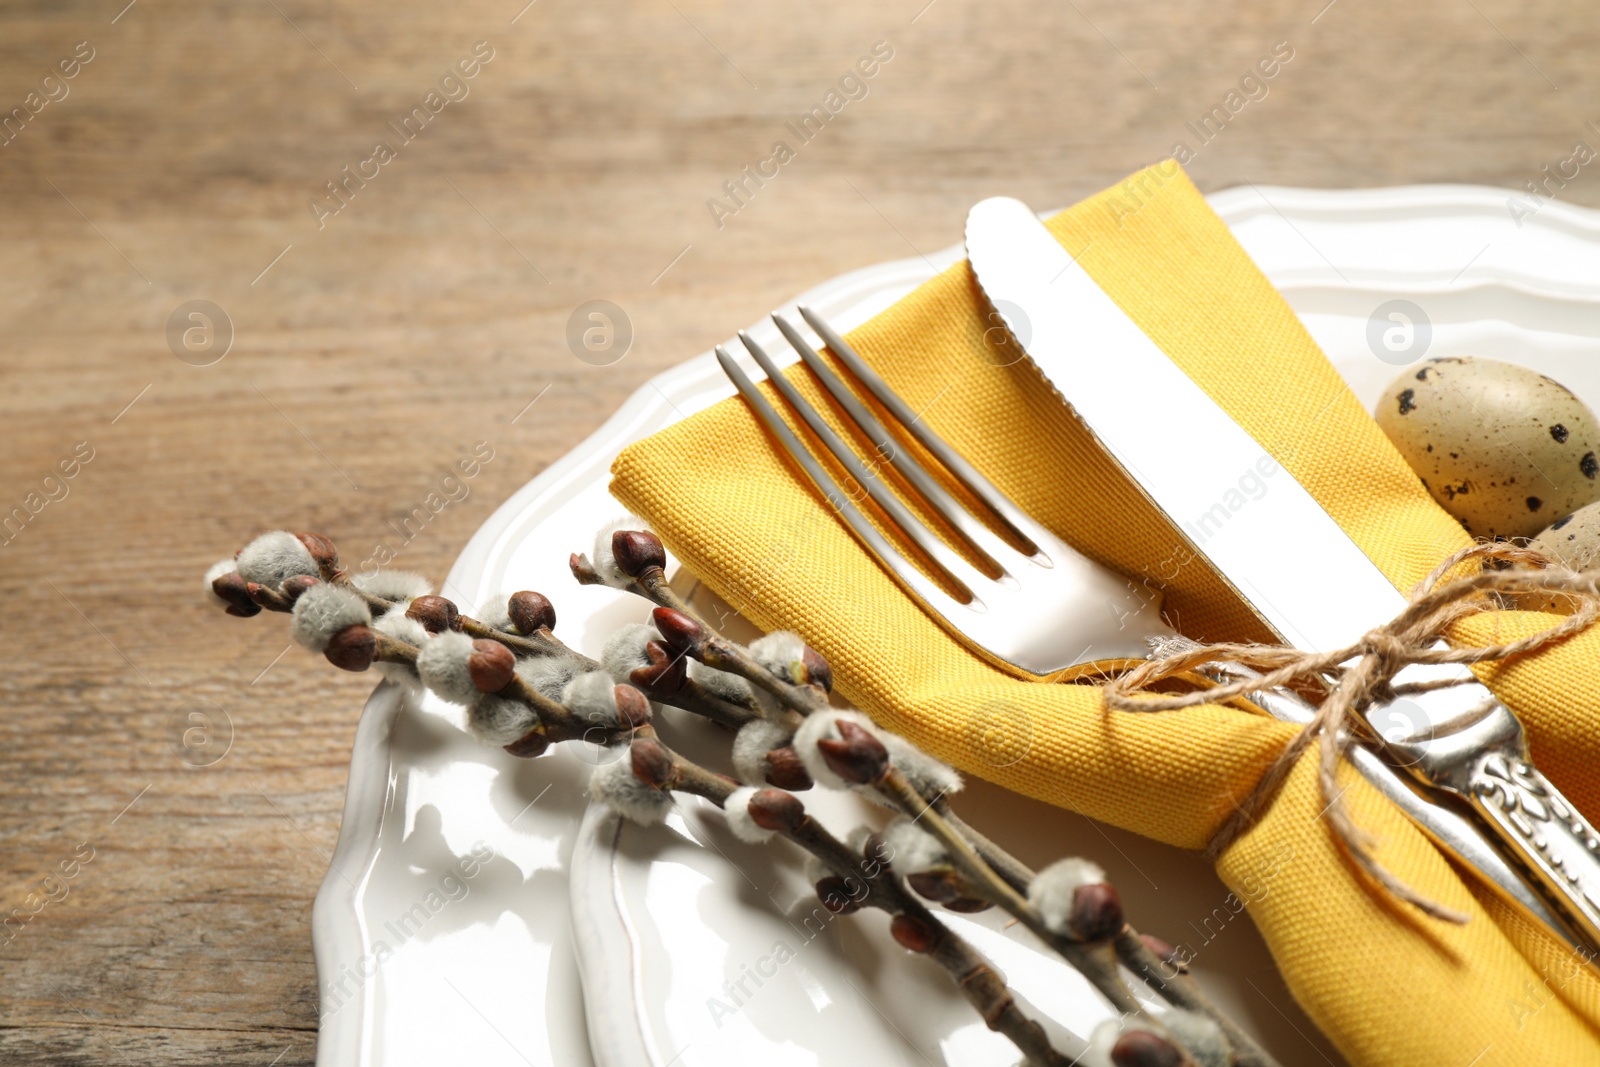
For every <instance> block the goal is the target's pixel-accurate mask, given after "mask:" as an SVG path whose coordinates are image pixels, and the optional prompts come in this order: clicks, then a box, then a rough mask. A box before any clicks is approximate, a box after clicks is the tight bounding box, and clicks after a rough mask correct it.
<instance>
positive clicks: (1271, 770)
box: [1102, 542, 1600, 923]
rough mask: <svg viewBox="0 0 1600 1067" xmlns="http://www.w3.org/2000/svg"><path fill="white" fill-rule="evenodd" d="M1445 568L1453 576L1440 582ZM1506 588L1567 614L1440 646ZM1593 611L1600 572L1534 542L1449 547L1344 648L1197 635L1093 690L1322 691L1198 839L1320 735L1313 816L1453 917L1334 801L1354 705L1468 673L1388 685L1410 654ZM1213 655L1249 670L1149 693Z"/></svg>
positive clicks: (1391, 886)
mask: <svg viewBox="0 0 1600 1067" xmlns="http://www.w3.org/2000/svg"><path fill="white" fill-rule="evenodd" d="M1473 561H1480V562H1479V567H1478V568H1477V570H1475V571H1474V570H1473V569H1471V568H1468V567H1466V566H1465V565H1466V564H1468V563H1471V562H1473ZM1452 574H1456V575H1457V576H1456V577H1453V578H1450V580H1448V581H1446V580H1445V579H1446V578H1447V577H1448V576H1450V575H1452ZM1516 594H1542V595H1543V596H1544V597H1545V598H1546V599H1545V602H1544V603H1541V605H1540V606H1541V607H1560V608H1567V609H1570V613H1569V614H1568V615H1567V616H1566V617H1565V618H1563V619H1562V621H1561V622H1560V623H1558V624H1557V625H1555V626H1552V627H1550V628H1548V629H1546V630H1541V631H1540V632H1538V633H1536V634H1531V635H1529V636H1527V637H1522V638H1518V639H1516V640H1514V641H1507V642H1503V643H1499V644H1491V645H1482V646H1476V647H1470V648H1450V647H1447V646H1444V645H1443V644H1442V643H1441V641H1442V638H1443V635H1444V633H1445V631H1446V630H1447V629H1448V628H1449V627H1450V626H1451V625H1452V624H1453V623H1455V622H1457V621H1458V620H1460V619H1463V618H1465V617H1467V616H1469V615H1476V614H1480V613H1483V612H1490V611H1498V610H1501V609H1503V608H1505V607H1506V603H1507V600H1506V598H1508V597H1512V596H1515V595H1516ZM1597 618H1600V570H1597V571H1586V572H1582V573H1580V572H1577V571H1572V570H1568V569H1566V568H1564V567H1558V566H1556V565H1555V564H1552V563H1551V562H1550V560H1548V559H1547V558H1545V557H1544V556H1542V555H1540V554H1538V553H1536V552H1533V551H1530V550H1528V549H1525V548H1518V547H1516V546H1514V545H1509V544H1505V543H1502V542H1495V543H1490V544H1476V545H1472V546H1471V547H1469V548H1464V549H1461V550H1460V551H1458V552H1455V553H1452V554H1451V555H1450V556H1449V557H1447V558H1446V559H1445V560H1444V561H1443V562H1441V563H1440V564H1439V565H1438V566H1437V567H1435V568H1434V569H1433V570H1432V571H1430V572H1429V573H1428V576H1427V577H1426V578H1424V579H1423V580H1422V581H1421V582H1420V583H1418V585H1417V587H1416V589H1415V590H1414V591H1413V592H1412V595H1411V600H1410V602H1409V603H1408V604H1407V605H1406V607H1405V609H1404V610H1402V611H1401V612H1400V614H1399V615H1397V616H1395V617H1394V618H1393V619H1391V620H1390V621H1389V622H1387V623H1385V624H1384V625H1382V626H1378V627H1375V628H1374V629H1372V630H1370V631H1368V632H1367V633H1365V634H1363V635H1362V636H1361V638H1360V639H1359V640H1358V641H1356V642H1355V643H1354V644H1352V645H1349V646H1348V647H1346V648H1341V649H1335V650H1333V651H1330V652H1302V651H1300V650H1298V649H1292V648H1285V647H1282V646H1277V645H1255V644H1214V645H1204V646H1200V647H1196V648H1189V649H1185V650H1183V651H1181V652H1176V653H1172V654H1170V655H1163V656H1157V657H1154V658H1152V659H1150V660H1148V661H1146V662H1144V663H1142V664H1140V665H1138V666H1137V667H1134V668H1133V669H1132V670H1130V671H1128V672H1126V673H1125V674H1122V675H1120V676H1118V677H1116V678H1114V679H1112V680H1111V681H1110V682H1109V683H1107V684H1106V685H1105V686H1103V687H1102V693H1103V694H1104V699H1105V703H1106V706H1107V707H1109V708H1113V709H1116V710H1119V711H1136V712H1142V713H1150V712H1162V711H1175V710H1178V709H1180V708H1187V707H1193V706H1195V705H1197V704H1215V703H1220V702H1222V701H1226V700H1230V699H1232V698H1234V697H1242V696H1247V695H1248V694H1251V693H1259V692H1263V691H1265V690H1269V689H1276V688H1279V687H1281V686H1285V685H1288V684H1289V683H1291V682H1301V683H1310V684H1311V685H1313V686H1315V687H1318V688H1320V689H1322V691H1323V694H1324V695H1323V698H1322V701H1321V703H1320V704H1319V705H1318V706H1317V709H1316V713H1315V714H1314V715H1313V716H1312V718H1311V721H1310V722H1308V723H1306V724H1305V726H1303V727H1302V728H1301V730H1300V732H1299V733H1297V734H1296V735H1295V736H1294V738H1293V739H1292V740H1291V741H1290V742H1289V744H1288V745H1287V746H1285V748H1284V750H1283V751H1282V752H1281V753H1279V754H1278V756H1277V758H1276V759H1275V760H1273V762H1272V764H1271V766H1269V767H1268V768H1267V770H1266V772H1265V773H1264V774H1263V775H1262V776H1261V779H1260V780H1259V781H1258V782H1257V783H1256V785H1255V787H1254V788H1253V789H1252V790H1251V791H1250V793H1249V794H1248V795H1247V796H1246V797H1245V798H1244V800H1243V801H1242V802H1240V803H1239V804H1238V805H1237V806H1236V808H1235V810H1234V811H1233V813H1232V814H1231V815H1230V816H1229V817H1228V819H1227V820H1226V821H1225V822H1224V823H1223V824H1222V826H1221V827H1220V828H1219V829H1218V831H1217V833H1216V835H1215V836H1214V837H1213V838H1212V839H1211V842H1210V844H1208V845H1207V846H1206V855H1207V856H1208V857H1210V858H1211V859H1213V860H1215V859H1216V858H1217V857H1219V856H1221V855H1222V853H1224V852H1225V851H1227V849H1228V846H1229V845H1231V844H1233V843H1234V842H1235V841H1237V840H1238V839H1239V837H1240V836H1241V835H1242V834H1243V833H1244V832H1245V831H1246V830H1248V829H1249V828H1250V826H1252V825H1253V824H1254V823H1255V822H1256V820H1257V819H1258V818H1259V816H1260V815H1261V814H1262V813H1263V812H1264V811H1265V810H1266V809H1267V808H1268V807H1269V806H1270V805H1271V804H1272V802H1273V800H1274V799H1275V798H1276V797H1277V795H1278V792H1279V790H1280V789H1281V788H1282V786H1283V783H1284V781H1285V780H1286V779H1287V778H1288V776H1289V772H1290V771H1291V770H1292V769H1293V767H1294V765H1295V764H1296V763H1297V762H1298V761H1299V759H1300V757H1301V755H1302V754H1304V753H1305V751H1306V750H1307V749H1308V748H1309V747H1310V746H1311V744H1312V742H1319V743H1320V751H1319V765H1318V784H1319V787H1320V789H1321V793H1322V799H1323V800H1324V801H1325V802H1326V806H1325V807H1324V808H1323V811H1322V819H1323V821H1324V822H1326V823H1327V824H1328V827H1329V829H1330V831H1331V832H1332V834H1333V837H1334V840H1335V841H1336V842H1337V844H1338V845H1339V847H1340V849H1341V850H1342V851H1343V852H1344V853H1345V855H1346V856H1348V857H1349V858H1350V859H1351V860H1352V861H1353V862H1354V864H1355V865H1356V867H1357V868H1358V869H1359V870H1360V871H1361V872H1362V873H1364V874H1365V875H1366V876H1367V877H1368V878H1369V879H1370V880H1371V881H1372V882H1373V883H1375V884H1376V885H1377V886H1379V887H1380V888H1381V889H1382V890H1384V891H1385V892H1387V893H1389V894H1390V895H1392V896H1394V897H1395V898H1397V899H1399V900H1403V901H1406V902H1407V903H1410V904H1412V905H1413V906H1415V907H1416V908H1418V909H1420V910H1421V911H1422V912H1424V913H1425V914H1427V915H1431V916H1433V917H1434V918H1436V919H1442V920H1444V921H1447V922H1455V923H1464V922H1466V921H1467V916H1466V915H1465V914H1463V913H1462V912H1459V911H1456V910H1455V909H1453V908H1448V907H1445V906H1444V905H1442V904H1439V903H1436V902H1435V901H1432V900H1429V899H1427V898H1426V897H1423V896H1422V895H1420V894H1419V893H1417V892H1416V891H1415V890H1414V889H1412V888H1411V887H1410V886H1408V885H1406V884H1405V883H1404V882H1402V881H1400V879H1398V878H1396V877H1395V876H1394V875H1393V874H1392V873H1391V872H1390V871H1388V870H1387V869H1386V868H1384V866H1383V865H1382V864H1380V863H1379V862H1378V861H1377V859H1376V857H1374V856H1373V854H1372V852H1373V848H1374V845H1375V843H1374V842H1373V840H1372V838H1371V836H1370V835H1368V834H1367V833H1366V832H1365V831H1364V830H1362V829H1361V827H1360V826H1358V825H1357V824H1356V823H1355V821H1354V820H1353V819H1352V818H1351V816H1350V813H1349V811H1348V809H1347V808H1346V807H1345V805H1344V801H1343V794H1342V792H1341V791H1340V789H1339V787H1338V781H1337V777H1336V775H1337V770H1338V763H1339V758H1340V756H1341V755H1342V754H1343V752H1344V750H1345V748H1346V747H1347V746H1348V745H1349V744H1350V742H1351V740H1352V738H1357V737H1367V738H1370V737H1372V736H1373V731H1372V729H1371V727H1370V726H1368V724H1367V721H1366V718H1365V716H1364V714H1363V713H1364V712H1365V711H1366V709H1367V708H1369V707H1371V706H1372V705H1374V704H1381V703H1387V702H1389V701H1392V700H1394V699H1396V698H1398V697H1400V696H1404V695H1408V694H1413V693H1419V692H1426V691H1428V690H1432V689H1439V688H1443V687H1446V686H1451V685H1460V684H1464V683H1468V682H1471V681H1472V679H1471V678H1470V677H1466V678H1462V679H1459V680H1447V681H1442V682H1438V681H1436V682H1424V683H1405V682H1401V683H1399V684H1396V682H1395V679H1396V676H1397V675H1398V674H1399V673H1400V672H1401V671H1403V670H1404V669H1405V668H1407V667H1409V666H1411V665H1412V664H1419V663H1439V664H1442V663H1455V664H1473V663H1484V662H1487V661H1489V660H1500V659H1507V658H1510V657H1512V656H1520V655H1526V654H1528V653H1530V652H1534V651H1536V650H1538V649H1540V648H1543V647H1544V646H1546V645H1549V644H1552V643H1555V642H1557V641H1561V640H1564V639H1565V638H1567V637H1570V636H1571V635H1573V634H1575V633H1577V632H1579V631H1580V630H1583V629H1585V628H1586V627H1588V626H1589V625H1591V624H1592V623H1593V622H1594V621H1595V620H1596V619H1597ZM1217 662H1230V663H1237V664H1241V665H1243V666H1247V667H1250V668H1252V669H1253V670H1256V671H1259V672H1260V675H1259V677H1255V678H1250V679H1244V680H1239V681H1230V682H1226V683H1223V684H1221V685H1217V686H1214V687H1211V688H1207V689H1202V690H1198V691H1195V692H1189V693H1180V694H1166V693H1159V694H1158V693H1151V692H1149V691H1148V689H1149V687H1150V686H1152V685H1154V684H1155V683H1157V682H1160V681H1162V680H1164V679H1167V678H1173V677H1176V676H1180V675H1185V674H1189V673H1190V672H1192V671H1193V670H1194V669H1195V668H1197V667H1199V666H1201V665H1202V664H1205V663H1217ZM1302 688H1304V684H1303V685H1302Z"/></svg>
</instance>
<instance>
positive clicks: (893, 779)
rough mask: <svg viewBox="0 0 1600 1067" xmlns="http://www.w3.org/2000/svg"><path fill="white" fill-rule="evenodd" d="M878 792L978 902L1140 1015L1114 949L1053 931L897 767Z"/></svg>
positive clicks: (891, 767) (890, 768)
mask: <svg viewBox="0 0 1600 1067" xmlns="http://www.w3.org/2000/svg"><path fill="white" fill-rule="evenodd" d="M877 787H878V789H879V791H880V792H882V793H884V794H885V795H886V796H889V797H890V798H892V799H893V800H894V801H895V803H896V805H897V806H899V807H900V808H901V809H902V810H908V809H909V812H910V813H911V817H912V818H913V819H914V820H917V821H918V822H920V824H921V825H922V826H923V827H924V828H925V829H926V830H927V831H928V832H929V833H931V834H932V835H933V836H934V837H936V838H938V839H939V843H940V844H942V845H944V847H945V851H946V852H948V853H949V854H950V858H951V860H952V861H953V862H954V865H955V868H956V870H957V871H959V872H960V873H961V875H962V876H963V877H964V878H965V879H966V881H967V886H968V889H969V890H971V891H975V895H976V896H977V897H978V898H979V899H981V900H987V901H989V902H990V903H993V904H997V905H999V906H1000V907H1001V908H1004V909H1005V910H1006V912H1007V913H1009V914H1010V915H1011V917H1012V918H1014V919H1016V920H1017V921H1018V922H1019V923H1021V924H1022V925H1023V926H1025V927H1026V928H1027V929H1028V930H1029V931H1030V932H1031V933H1032V934H1033V935H1034V936H1035V937H1037V938H1038V939H1039V940H1040V941H1043V942H1044V943H1045V944H1047V945H1049V946H1050V947H1051V948H1052V949H1054V950H1055V952H1056V954H1057V955H1059V956H1061V958H1062V959H1065V960H1066V961H1067V962H1068V963H1070V964H1072V966H1073V967H1075V968H1077V970H1078V971H1079V972H1080V973H1082V974H1083V976H1084V977H1085V978H1087V979H1089V981H1090V982H1091V983H1093V985H1094V987H1095V988H1096V989H1098V990H1099V991H1100V994H1101V995H1102V996H1104V997H1105V998H1106V999H1107V1000H1109V1001H1111V1005H1112V1007H1114V1008H1116V1009H1117V1010H1118V1011H1120V1012H1123V1013H1125V1014H1127V1015H1132V1016H1137V1017H1143V1016H1144V1015H1145V1011H1144V1008H1143V1006H1141V1005H1140V1003H1139V1001H1138V998H1136V997H1135V996H1134V995H1133V993H1132V992H1131V991H1130V990H1129V989H1128V987H1127V985H1126V984H1125V983H1124V982H1123V981H1122V976H1121V975H1120V974H1118V973H1117V958H1116V952H1115V950H1114V949H1113V948H1112V946H1111V944H1109V943H1108V942H1084V941H1076V940H1074V939H1072V938H1070V937H1066V936H1064V935H1062V934H1058V933H1057V932H1055V931H1054V930H1052V929H1051V928H1050V927H1049V925H1048V924H1047V923H1046V922H1045V921H1044V916H1042V915H1040V914H1039V911H1038V909H1037V908H1035V907H1034V906H1033V905H1031V904H1029V903H1028V900H1027V898H1026V897H1024V896H1023V895H1022V894H1021V893H1019V892H1018V891H1017V890H1016V889H1014V888H1013V887H1012V886H1011V885H1010V884H1008V883H1007V882H1006V880H1005V879H1003V878H1001V877H1000V876H999V875H998V874H996V873H995V871H994V869H993V868H992V867H990V866H989V865H988V864H987V863H985V862H984V860H983V857H981V856H980V855H978V851H977V849H975V848H973V847H972V843H971V842H970V841H968V840H967V839H966V837H964V836H962V835H961V834H960V833H958V832H957V831H956V829H955V827H953V826H952V825H951V824H950V822H949V821H948V820H947V819H945V817H944V816H943V815H941V814H940V813H939V812H938V810H937V809H935V808H934V807H933V806H932V805H930V804H929V803H928V802H927V801H925V800H923V799H922V795H921V794H920V793H918V792H917V791H916V789H915V788H914V787H913V786H912V785H911V783H910V782H908V781H906V777H905V775H904V774H902V773H901V772H900V770H899V768H897V767H895V766H894V765H892V764H890V765H889V766H888V767H887V769H886V771H885V773H884V775H883V778H882V779H880V781H879V782H878V783H877Z"/></svg>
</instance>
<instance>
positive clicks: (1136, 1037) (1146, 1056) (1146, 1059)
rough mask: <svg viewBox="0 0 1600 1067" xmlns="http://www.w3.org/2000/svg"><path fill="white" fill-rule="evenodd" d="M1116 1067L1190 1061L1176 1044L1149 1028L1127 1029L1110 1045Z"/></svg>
mask: <svg viewBox="0 0 1600 1067" xmlns="http://www.w3.org/2000/svg"><path fill="white" fill-rule="evenodd" d="M1111 1062H1112V1063H1114V1064H1116V1065H1117V1067H1182V1065H1183V1064H1186V1063H1190V1062H1191V1061H1190V1060H1189V1058H1188V1057H1187V1056H1185V1055H1184V1054H1183V1053H1182V1052H1180V1051H1178V1048H1177V1046H1175V1045H1174V1044H1173V1043H1172V1042H1170V1041H1168V1040H1167V1039H1166V1038H1164V1037H1162V1036H1161V1035H1160V1034H1154V1033H1151V1032H1150V1031H1149V1030H1129V1031H1128V1032H1127V1033H1125V1034H1123V1035H1122V1036H1121V1037H1119V1038H1117V1043H1116V1044H1115V1045H1112V1046H1111Z"/></svg>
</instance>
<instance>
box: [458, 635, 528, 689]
mask: <svg viewBox="0 0 1600 1067" xmlns="http://www.w3.org/2000/svg"><path fill="white" fill-rule="evenodd" d="M516 670H517V657H516V656H515V655H513V654H512V652H511V650H510V649H509V648H507V647H506V646H505V645H502V644H501V643H500V642H499V641H491V640H489V639H488V638H479V639H477V640H476V641H474V642H472V654H471V655H470V656H468V657H467V673H468V674H470V675H472V684H473V685H475V686H477V687H478V692H480V693H498V692H499V691H500V690H502V689H504V688H505V687H506V683H507V682H509V681H511V676H512V675H513V674H515V673H516Z"/></svg>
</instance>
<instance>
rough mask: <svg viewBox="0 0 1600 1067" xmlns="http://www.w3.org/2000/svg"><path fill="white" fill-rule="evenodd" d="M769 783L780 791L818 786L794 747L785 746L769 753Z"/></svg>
mask: <svg viewBox="0 0 1600 1067" xmlns="http://www.w3.org/2000/svg"><path fill="white" fill-rule="evenodd" d="M767 782H768V783H769V784H771V785H775V786H777V787H778V788H779V789H794V790H805V789H810V788H811V787H812V786H813V785H815V784H816V783H815V782H813V781H812V780H811V772H810V771H808V770H806V765H805V764H804V763H802V762H801V761H800V753H798V752H796V751H795V749H794V746H793V745H784V746H783V747H782V748H775V749H772V750H771V751H770V752H768V753H767Z"/></svg>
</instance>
